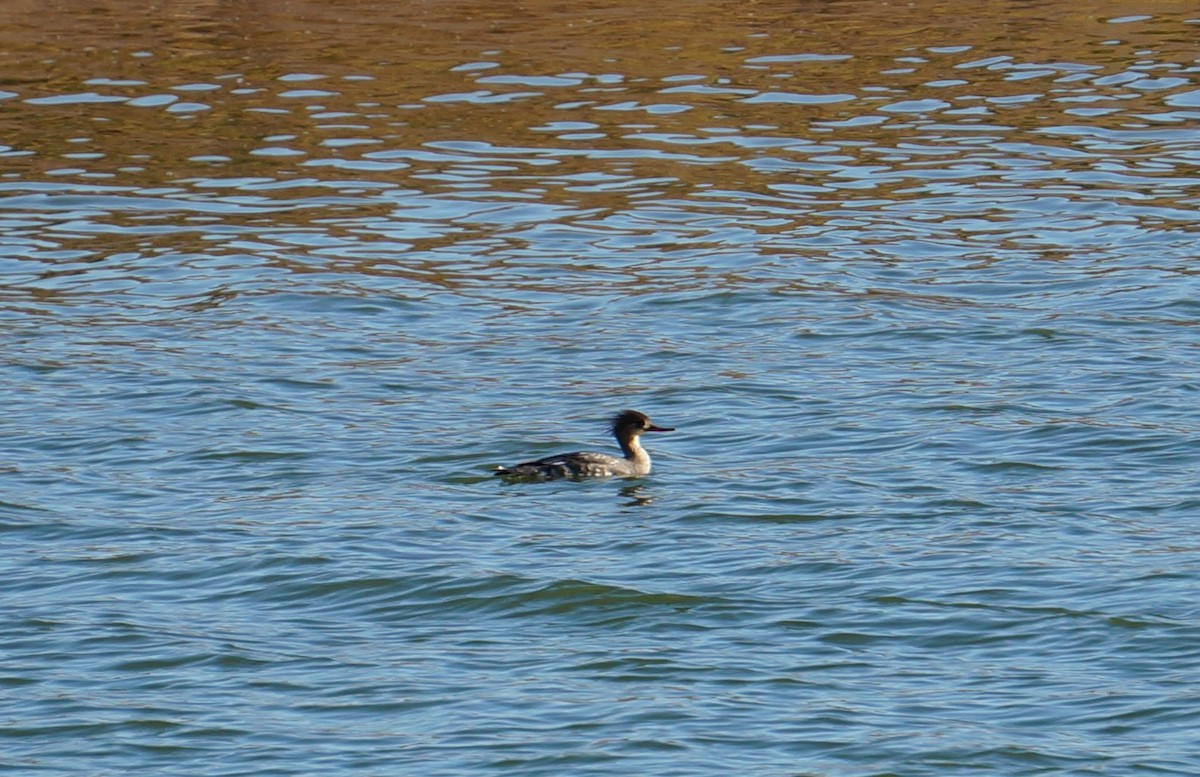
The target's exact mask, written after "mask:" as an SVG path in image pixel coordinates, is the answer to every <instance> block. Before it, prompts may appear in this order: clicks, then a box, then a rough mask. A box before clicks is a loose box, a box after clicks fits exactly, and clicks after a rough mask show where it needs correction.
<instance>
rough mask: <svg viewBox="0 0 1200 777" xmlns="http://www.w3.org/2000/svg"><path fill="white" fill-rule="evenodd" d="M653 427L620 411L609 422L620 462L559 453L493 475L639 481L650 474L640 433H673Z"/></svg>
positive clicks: (500, 469) (641, 417)
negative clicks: (619, 450)
mask: <svg viewBox="0 0 1200 777" xmlns="http://www.w3.org/2000/svg"><path fill="white" fill-rule="evenodd" d="M673 431H675V430H674V429H673V428H668V427H665V426H655V425H654V424H652V423H650V419H649V418H647V417H646V416H645V414H643V413H639V412H638V411H636V410H622V411H621V412H620V413H618V414H617V415H616V417H614V418H613V420H612V433H613V437H616V438H617V444H618V445H620V446H621V453H623V454H625V457H624V458H618V457H616V456H609V455H608V454H607V453H587V452H582V451H581V452H577V453H563V454H559V455H558V456H547V457H546V458H544V459H538V460H537V461H527V462H525V463H524V464H516V465H514V466H511V467H497V468H496V474H497V475H500V476H502V477H509V478H528V479H537V480H553V479H555V478H607V477H641V476H642V475H648V474H650V454H648V453H646V449H645V448H643V447H642V444H641V442H640V441H639V440H638V438H639V437H641V436H642V433H643V432H673Z"/></svg>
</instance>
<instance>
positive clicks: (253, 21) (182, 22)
mask: <svg viewBox="0 0 1200 777" xmlns="http://www.w3.org/2000/svg"><path fill="white" fill-rule="evenodd" d="M1196 16H1197V14H1196V13H1195V7H1194V4H1191V3H1185V2H1156V3H1115V4H1105V7H1104V8H1103V11H1102V12H1100V13H1097V12H1096V11H1095V10H1094V9H1092V8H1091V7H1082V6H1080V5H1079V4H1077V3H1070V2H1045V3H1021V4H1013V3H968V4H966V5H963V4H951V3H916V4H908V5H903V4H883V3H877V2H822V3H794V2H788V3H783V2H753V3H746V4H735V5H734V6H731V5H729V4H725V3H714V2H689V3H682V4H669V5H664V4H650V3H646V4H628V3H609V4H602V3H592V4H589V5H586V6H579V5H572V6H571V7H570V8H569V9H568V8H567V7H564V6H561V5H560V4H553V3H523V4H521V5H519V6H518V5H515V4H508V3H503V4H496V3H468V2H452V3H381V2H333V3H305V2H291V3H283V4H267V3H217V2H208V3H165V4H162V5H159V6H156V10H155V12H154V13H147V12H146V11H145V9H142V8H139V7H137V6H136V5H128V4H117V3H112V4H108V5H95V4H90V3H88V4H85V3H65V4H60V5H56V6H53V7H50V8H46V7H45V6H43V5H41V4H32V3H25V4H12V3H10V4H6V6H5V10H4V11H3V13H2V14H0V21H2V22H3V23H2V24H0V49H2V50H3V51H4V52H6V54H5V55H0V56H2V59H0V73H2V74H3V77H4V82H5V83H6V84H7V86H6V87H5V89H6V90H7V91H10V92H11V93H12V96H11V97H9V99H8V100H7V101H5V102H6V104H5V108H6V110H5V111H4V114H3V118H2V119H0V121H2V122H3V127H4V130H5V132H4V135H5V138H6V139H7V141H6V142H8V143H9V144H10V145H11V146H12V147H13V148H14V149H15V150H16V151H18V152H33V153H32V156H24V157H15V158H14V157H10V158H9V160H8V161H9V167H10V169H12V167H13V166H16V167H18V168H19V169H21V170H22V171H23V174H24V175H30V174H39V175H42V174H47V173H53V172H55V171H56V170H58V169H64V168H81V169H83V170H85V171H86V172H87V173H88V174H92V175H118V176H119V177H120V178H121V179H122V180H129V181H138V182H139V183H140V184H141V185H146V184H148V183H150V182H151V181H152V180H153V179H154V178H155V177H156V176H158V177H161V178H162V179H164V180H167V179H169V178H171V177H172V176H190V175H195V174H197V173H200V172H202V171H204V170H208V169H211V167H212V166H213V165H229V164H236V165H237V166H238V173H239V174H245V175H264V176H270V177H274V176H277V175H298V174H300V173H301V172H303V173H305V174H313V173H314V172H320V171H319V169H313V168H309V169H305V170H298V169H296V163H297V162H302V161H307V160H320V159H333V160H337V159H351V160H357V159H359V158H360V156H361V154H363V153H364V152H369V151H382V150H387V149H394V148H407V149H413V148H419V147H421V146H422V144H424V143H428V142H431V141H440V140H476V139H485V140H486V141H487V142H489V143H491V144H493V145H499V146H504V145H512V146H516V147H530V146H542V145H546V144H547V141H548V138H553V137H554V136H555V135H566V136H568V137H569V136H570V135H572V134H574V135H577V136H579V138H580V139H579V140H568V141H567V142H556V143H554V144H553V145H555V146H563V147H566V148H572V147H578V146H582V147H583V148H584V149H585V150H591V149H595V148H607V149H613V150H619V149H640V148H643V147H645V146H646V145H647V144H649V145H654V143H655V141H652V140H649V141H648V140H647V139H645V137H644V136H645V135H646V134H649V133H673V134H684V135H694V136H699V137H708V136H711V135H712V134H713V133H714V131H736V132H737V133H738V134H752V135H757V136H763V137H771V136H778V137H783V138H797V137H802V138H811V139H814V140H816V141H820V140H822V139H823V138H829V137H831V136H835V137H836V138H838V139H839V140H858V141H872V140H878V141H881V142H885V143H888V144H891V143H893V142H894V141H895V139H896V138H897V137H898V136H903V135H904V134H906V133H905V130H906V129H907V128H909V127H911V126H912V123H913V122H914V121H917V120H927V119H929V118H931V117H934V118H938V119H946V118H950V116H948V115H946V111H951V112H958V115H955V116H953V118H951V119H950V120H951V121H952V122H953V123H956V124H964V123H970V122H977V123H1001V124H1003V125H1005V126H1008V127H1015V128H1021V129H1031V128H1036V127H1041V126H1045V125H1046V124H1047V123H1058V122H1059V120H1061V119H1062V118H1063V117H1062V116H1060V115H1055V113H1048V112H1047V109H1048V108H1053V107H1057V108H1058V109H1059V110H1062V109H1063V108H1066V107H1077V108H1079V107H1085V108H1086V107H1103V108H1116V109H1119V114H1128V113H1130V112H1132V111H1140V110H1161V106H1160V105H1158V100H1157V99H1156V97H1157V96H1156V94H1155V90H1154V89H1146V90H1141V91H1135V92H1131V93H1121V94H1111V95H1106V94H1104V92H1103V90H1097V89H1096V88H1095V87H1094V85H1092V84H1091V83H1090V82H1089V81H1088V80H1087V77H1088V74H1089V71H1088V70H1086V69H1082V68H1093V69H1097V70H1100V71H1110V70H1111V71H1114V72H1120V71H1123V70H1124V69H1125V68H1126V67H1127V66H1129V65H1131V64H1133V63H1135V62H1142V63H1143V64H1144V65H1145V67H1144V68H1143V69H1144V71H1145V72H1146V73H1147V75H1150V74H1151V72H1152V71H1153V70H1154V69H1155V68H1157V69H1158V70H1160V71H1161V70H1163V69H1164V68H1170V67H1171V66H1174V67H1179V66H1181V65H1186V64H1189V63H1194V58H1195V32H1196V31H1197V29H1198V27H1200V25H1197V24H1196V23H1194V22H1192V23H1188V22H1187V20H1188V19H1189V18H1191V17H1196ZM1129 17H1133V18H1135V20H1134V21H1126V22H1122V23H1112V21H1111V20H1113V19H1122V18H1129ZM1189 33H1191V34H1190V35H1189ZM826 57H828V58H826ZM990 58H1007V59H1000V60H997V61H995V62H991V63H988V62H986V61H985V60H988V59H990ZM972 60H975V61H980V62H983V64H978V65H974V66H968V65H969V64H970V63H971V62H972ZM1064 63H1066V64H1070V65H1071V66H1073V67H1074V68H1076V69H1074V70H1073V69H1071V68H1066V69H1064V68H1063V67H1062V65H1063V64H1064ZM1072 76H1078V77H1079V79H1080V81H1079V82H1074V81H1072V80H1071V77H1072ZM71 94H75V95H92V96H87V97H80V98H78V99H77V100H75V101H70V100H67V101H62V102H54V101H53V99H54V98H61V97H62V96H63V95H71ZM1052 96H1053V97H1052ZM1072 96H1075V97H1077V98H1079V100H1080V102H1079V104H1076V105H1072V104H1069V103H1059V104H1058V105H1057V106H1052V105H1049V104H1047V100H1048V99H1060V100H1061V99H1069V98H1071V97H1072ZM1089 97H1094V98H1095V103H1092V102H1089V101H1088V98H1089ZM47 98H50V101H47ZM29 100H34V101H35V102H34V103H32V104H31V103H29V102H27V101H29ZM93 100H114V101H113V102H100V101H93ZM122 100H123V101H122ZM925 100H928V101H930V104H929V105H928V106H927V107H925V108H922V106H921V105H919V104H918V105H914V106H913V108H912V109H911V110H910V109H907V108H905V107H904V105H903V104H902V105H901V106H900V108H899V109H896V108H895V107H894V106H895V105H896V103H909V104H911V103H912V102H913V101H925ZM130 101H132V102H133V104H130ZM888 106H893V107H892V108H888ZM855 120H858V121H860V122H862V123H859V124H856V123H854V122H855ZM847 121H849V122H850V124H843V125H840V126H837V127H836V132H833V131H832V129H833V128H831V127H821V126H817V125H819V123H820V122H835V123H836V122H847ZM564 122H576V123H578V124H579V125H581V126H580V127H579V128H578V129H577V130H576V131H575V132H574V133H572V132H567V131H566V130H561V131H560V130H557V129H556V127H558V126H560V124H561V123H564ZM1087 123H1101V124H1104V123H1107V122H1106V119H1105V118H1104V116H1103V115H1096V116H1089V117H1087ZM748 128H749V130H748ZM679 150H680V151H686V153H688V154H693V155H695V156H696V157H698V158H700V159H701V160H705V159H708V160H711V159H712V158H714V157H719V156H720V155H721V154H728V153H729V151H730V149H729V148H728V147H727V146H721V145H715V146H714V145H696V146H691V147H689V148H687V149H679ZM735 151H736V149H735ZM87 154H100V155H102V156H100V157H98V158H91V159H88V158H81V157H82V156H83V155H87ZM222 158H225V159H222ZM206 159H207V161H204V160H206ZM189 160H192V161H189ZM196 160H201V161H196ZM226 160H228V161H226ZM573 161H578V157H576V158H575V159H574V160H573V159H572V158H570V157H567V158H561V157H560V158H557V159H555V162H556V163H557V165H558V168H557V169H558V170H571V169H572V168H573V167H575V168H579V169H587V168H591V167H592V165H573V164H572V162H573ZM390 162H391V163H392V164H396V165H398V164H401V163H409V164H412V165H413V166H414V167H417V168H420V164H419V160H418V161H411V160H403V159H401V160H390ZM388 163H389V161H387V160H385V162H384V163H383V166H384V167H387V165H388ZM622 164H630V163H629V162H628V161H625V162H622ZM636 164H637V167H638V168H639V170H640V171H641V172H642V174H646V175H654V174H656V170H655V167H656V165H655V164H654V163H652V162H649V161H648V160H638V161H637V163H636ZM669 166H670V169H671V171H672V174H673V175H675V176H679V175H681V174H685V173H686V172H687V168H686V167H685V166H684V167H681V166H679V165H674V164H669ZM138 167H143V168H145V169H144V170H138V169H136V168H138ZM658 167H659V170H658V171H657V172H659V173H661V172H662V169H661V168H662V167H664V165H658ZM513 168H514V170H515V169H518V168H519V166H517V165H513ZM403 170H404V168H399V169H390V170H389V169H385V170H383V171H382V172H383V173H385V174H383V175H380V174H379V173H380V171H378V170H370V169H358V170H356V171H355V173H354V177H356V178H361V177H367V178H370V177H376V178H380V179H384V180H395V179H396V178H397V177H404V176H405V175H406V173H405V172H403ZM411 172H417V171H416V170H414V171H411ZM692 172H693V173H694V174H695V177H696V179H697V180H700V179H704V178H709V177H711V176H710V175H709V174H708V171H705V170H702V169H693V170H692ZM392 173H399V175H392ZM59 174H60V175H61V174H62V173H59ZM321 175H322V177H324V173H321Z"/></svg>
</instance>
